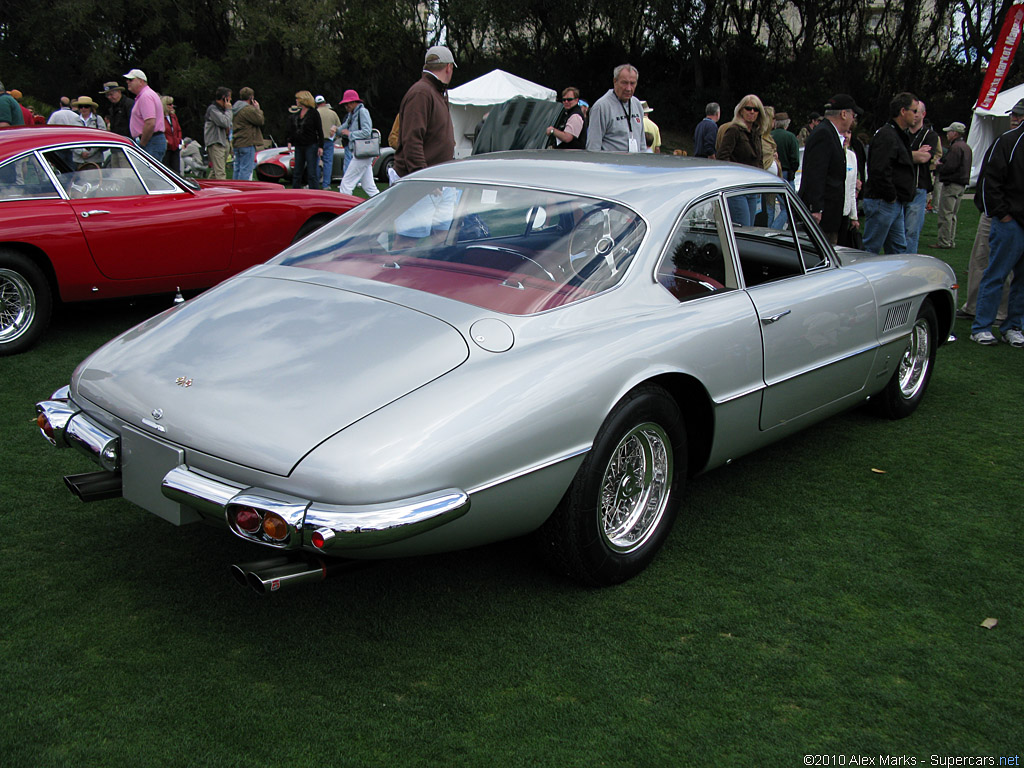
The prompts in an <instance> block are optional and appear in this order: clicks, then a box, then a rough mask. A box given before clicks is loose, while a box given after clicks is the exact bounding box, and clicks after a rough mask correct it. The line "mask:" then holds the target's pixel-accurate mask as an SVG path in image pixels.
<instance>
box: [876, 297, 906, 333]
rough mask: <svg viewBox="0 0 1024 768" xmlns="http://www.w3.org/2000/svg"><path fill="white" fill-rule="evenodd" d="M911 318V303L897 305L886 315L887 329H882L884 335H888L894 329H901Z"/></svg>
mask: <svg viewBox="0 0 1024 768" xmlns="http://www.w3.org/2000/svg"><path fill="white" fill-rule="evenodd" d="M909 318H910V302H909V301H905V302H903V303H902V304H895V305H893V306H891V307H889V311H888V312H886V313H885V327H884V328H882V333H887V332H888V331H891V330H892V329H893V328H899V327H900V326H901V325H904V324H906V322H907V320H908V319H909Z"/></svg>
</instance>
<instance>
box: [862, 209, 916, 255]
mask: <svg viewBox="0 0 1024 768" xmlns="http://www.w3.org/2000/svg"><path fill="white" fill-rule="evenodd" d="M883 249H884V250H883ZM864 250H865V251H871V252H872V253H906V252H907V237H906V232H905V230H904V219H903V203H901V202H899V201H896V202H893V203H887V202H886V201H885V200H877V199H875V198H873V197H866V198H864Z"/></svg>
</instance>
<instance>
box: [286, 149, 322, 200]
mask: <svg viewBox="0 0 1024 768" xmlns="http://www.w3.org/2000/svg"><path fill="white" fill-rule="evenodd" d="M318 148H319V146H318V145H317V144H303V145H302V146H301V147H295V167H294V168H293V169H292V189H304V188H306V187H309V188H310V189H316V188H317V187H318V186H319V185H318V184H317V181H316V161H317V157H318V153H317V149H318Z"/></svg>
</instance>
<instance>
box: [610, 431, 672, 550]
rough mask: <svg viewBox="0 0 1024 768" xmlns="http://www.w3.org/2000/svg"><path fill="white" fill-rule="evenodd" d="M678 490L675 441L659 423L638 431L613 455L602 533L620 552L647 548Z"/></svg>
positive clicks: (621, 444) (626, 439) (628, 437)
mask: <svg viewBox="0 0 1024 768" xmlns="http://www.w3.org/2000/svg"><path fill="white" fill-rule="evenodd" d="M671 487H672V442H671V440H670V439H669V437H668V435H667V434H666V433H665V430H663V429H662V428H661V427H660V426H658V425H657V424H654V423H651V422H648V423H645V424H640V425H639V426H637V427H634V428H633V429H632V430H630V432H629V433H628V434H626V436H625V437H623V438H622V440H620V441H619V444H618V446H616V448H615V450H614V451H613V452H612V456H611V459H610V460H609V461H608V466H607V467H606V468H605V471H604V477H603V478H602V480H601V507H600V510H599V513H600V515H601V531H602V533H603V534H604V538H605V541H606V542H607V543H608V545H609V546H610V547H611V548H612V549H614V550H616V551H618V552H631V551H632V550H634V549H636V548H638V547H640V546H642V545H643V544H644V543H645V542H646V541H647V540H648V539H649V538H650V537H651V535H652V534H653V533H654V531H655V530H657V528H658V523H659V522H660V521H661V518H662V515H664V513H665V508H666V506H667V505H668V496H669V489H670V488H671Z"/></svg>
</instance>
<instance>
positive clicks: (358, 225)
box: [272, 181, 647, 315]
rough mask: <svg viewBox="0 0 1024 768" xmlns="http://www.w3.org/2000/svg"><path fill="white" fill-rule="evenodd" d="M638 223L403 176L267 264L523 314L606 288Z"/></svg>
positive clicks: (618, 273) (512, 190) (585, 205)
mask: <svg viewBox="0 0 1024 768" xmlns="http://www.w3.org/2000/svg"><path fill="white" fill-rule="evenodd" d="M646 231H647V229H646V225H645V224H644V222H643V220H642V219H641V218H640V216H638V215H637V214H636V213H634V212H633V211H631V210H629V209H628V208H625V207H623V206H621V205H618V204H616V203H612V202H609V201H607V200H599V199H595V198H587V197H578V196H573V195H564V194H558V193H553V192H544V191H540V190H533V189H522V188H518V187H502V186H497V185H487V184H462V185H458V186H443V187H441V186H438V185H437V184H436V183H428V182H418V181H407V182H402V183H400V184H397V185H395V187H393V188H392V189H389V190H388V191H387V192H386V193H385V194H381V195H378V196H377V197H376V198H374V199H372V200H370V201H368V202H367V203H364V204H362V205H360V206H357V207H356V208H355V209H353V210H352V211H351V212H350V213H348V214H345V215H344V216H343V217H341V219H339V220H338V221H337V222H335V223H334V224H332V225H330V226H327V227H325V228H324V229H323V230H321V231H320V232H318V233H316V234H314V235H312V236H311V237H309V238H307V239H306V240H303V241H302V242H301V243H299V244H298V245H296V246H295V247H293V248H291V249H289V250H288V251H287V252H285V253H284V254H282V255H281V256H279V257H278V258H277V259H275V260H274V261H273V262H272V263H275V264H281V265H284V266H293V267H303V268H306V269H318V270H324V271H327V272H337V273H340V274H345V275H353V276H356V277H361V278H366V279H368V280H376V281H379V282H385V283H392V284H395V285H402V286H405V287H407V288H414V289H416V290H420V291H426V292H428V293H433V294H436V295H439V296H445V297H447V298H452V299H455V300H457V301H462V302H465V303H467V304H473V305H475V306H479V307H484V308H486V309H490V310H493V311H495V312H503V313H506V314H514V315H527V314H532V313H535V312H542V311H544V310H547V309H552V308H554V307H559V306H562V305H564V304H569V303H571V302H573V301H577V300H579V299H582V298H585V297H587V296H592V295H594V294H595V293H599V292H601V291H604V290H607V289H608V288H611V287H612V286H613V285H615V284H616V283H618V282H619V280H620V279H621V278H622V276H623V274H624V273H625V272H626V269H627V268H628V266H629V264H630V262H631V261H632V259H633V257H634V256H635V254H636V252H637V249H638V248H639V246H640V243H641V241H642V240H643V237H644V233H645V232H646Z"/></svg>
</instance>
